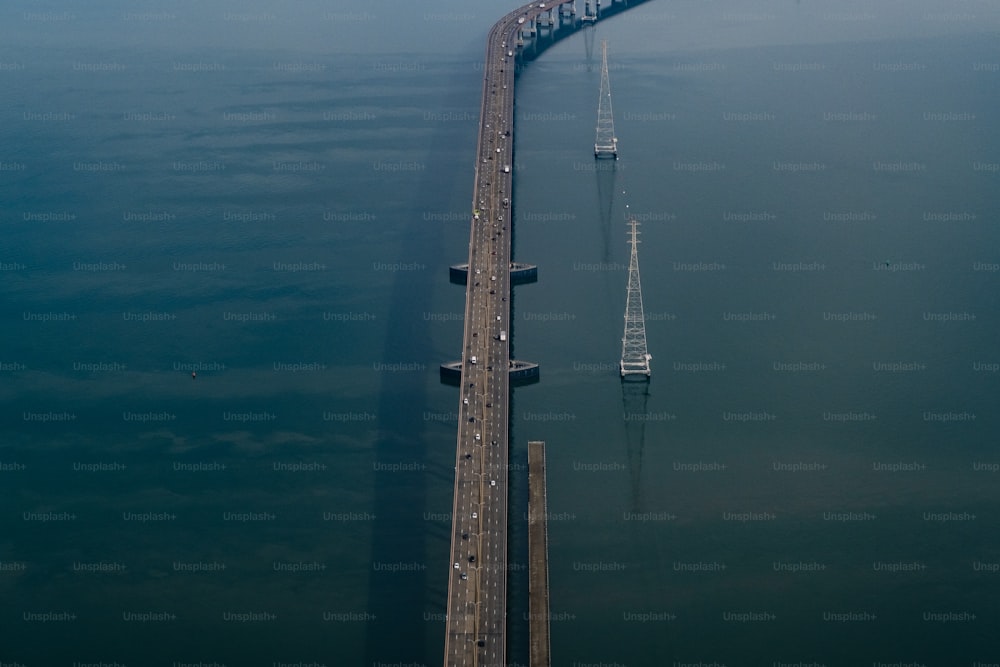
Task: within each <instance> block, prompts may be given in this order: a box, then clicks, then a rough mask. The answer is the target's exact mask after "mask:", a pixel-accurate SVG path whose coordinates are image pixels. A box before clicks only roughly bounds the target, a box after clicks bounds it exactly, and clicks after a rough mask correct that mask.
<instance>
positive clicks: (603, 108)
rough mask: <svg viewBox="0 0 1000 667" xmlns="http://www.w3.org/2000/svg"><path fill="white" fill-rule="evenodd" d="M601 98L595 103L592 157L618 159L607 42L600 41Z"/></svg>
mask: <svg viewBox="0 0 1000 667" xmlns="http://www.w3.org/2000/svg"><path fill="white" fill-rule="evenodd" d="M601 60H602V62H601V97H600V99H599V100H598V103H597V139H596V140H595V141H594V157H595V158H602V157H613V158H614V159H616V160H617V159H618V138H617V137H616V136H615V117H614V114H613V113H612V111H611V80H610V78H609V77H608V40H606V39H605V40H601Z"/></svg>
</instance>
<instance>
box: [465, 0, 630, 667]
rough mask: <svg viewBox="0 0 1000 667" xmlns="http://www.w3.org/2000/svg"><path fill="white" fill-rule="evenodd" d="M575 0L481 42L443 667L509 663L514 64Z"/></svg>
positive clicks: (553, 4) (539, 7)
mask: <svg viewBox="0 0 1000 667" xmlns="http://www.w3.org/2000/svg"><path fill="white" fill-rule="evenodd" d="M573 1H574V0H548V1H547V2H544V3H542V2H534V3H532V4H528V5H524V6H522V7H519V8H517V9H515V10H513V11H511V12H509V13H508V14H507V15H506V16H504V17H503V18H501V19H500V20H499V21H497V22H496V23H495V24H494V25H493V27H492V28H491V29H490V32H489V37H488V39H487V45H486V64H485V66H484V68H483V72H484V74H483V97H482V105H481V107H480V116H479V144H478V148H477V150H476V163H475V165H476V176H475V185H474V190H473V197H472V210H473V211H475V214H474V215H473V216H472V217H473V219H472V224H471V232H470V238H469V260H468V274H467V276H468V277H467V280H466V296H465V331H464V339H463V341H462V364H461V389H460V399H459V400H460V403H459V425H458V443H457V447H456V457H455V458H456V461H455V495H454V503H453V508H452V535H451V551H450V558H449V579H448V618H447V623H446V625H447V632H446V635H445V664H446V665H448V666H452V667H456V666H459V665H465V666H469V667H472V666H476V667H479V666H484V665H497V666H501V665H506V643H507V631H506V628H507V626H506V617H507V492H508V486H507V469H508V466H507V463H508V433H507V428H508V422H509V408H510V405H509V402H510V378H509V377H508V369H509V368H510V348H509V336H500V332H501V331H507V332H509V331H510V330H511V327H510V288H511V244H510V237H511V222H512V218H511V214H510V212H511V201H512V198H513V195H512V191H511V184H512V180H511V179H512V171H513V164H514V163H513V142H514V139H513V131H514V72H515V68H516V63H515V58H516V54H517V52H518V46H517V44H518V43H520V42H521V40H520V36H521V32H522V31H525V32H526V31H527V30H528V28H529V26H531V25H532V24H533V22H534V20H535V19H536V18H537V17H538V16H539V15H541V14H547V13H549V12H552V11H554V10H556V9H557V8H559V7H560V6H561V5H563V4H567V3H570V2H573ZM642 1H643V0H634V2H635V4H639V3H640V2H642ZM543 5H544V6H543ZM609 5H611V6H613V5H614V2H610V3H609ZM624 6H625V7H627V6H629V5H628V4H625V5H624ZM501 338H504V340H501ZM546 618H547V615H546Z"/></svg>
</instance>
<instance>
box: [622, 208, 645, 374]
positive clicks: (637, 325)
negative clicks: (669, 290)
mask: <svg viewBox="0 0 1000 667" xmlns="http://www.w3.org/2000/svg"><path fill="white" fill-rule="evenodd" d="M628 224H629V228H630V229H629V243H630V244H631V246H632V257H631V259H629V263H628V299H627V300H626V302H625V334H624V335H623V336H622V360H621V372H622V377H625V376H626V375H639V374H642V375H645V376H647V377H649V375H650V370H649V360H650V359H652V358H653V357H652V356H650V354H649V352H648V351H647V349H646V318H645V316H644V314H643V311H642V284H641V282H640V281H639V243H640V241H639V222H638V221H637V220H636V219H635V218H631V219H630V220H629V221H628Z"/></svg>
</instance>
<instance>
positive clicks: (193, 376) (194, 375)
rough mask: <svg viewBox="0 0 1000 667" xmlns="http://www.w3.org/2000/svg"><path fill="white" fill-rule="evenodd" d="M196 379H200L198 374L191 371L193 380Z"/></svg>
mask: <svg viewBox="0 0 1000 667" xmlns="http://www.w3.org/2000/svg"><path fill="white" fill-rule="evenodd" d="M196 377H198V374H197V373H195V372H194V371H191V379H192V380H193V379H195V378H196Z"/></svg>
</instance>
